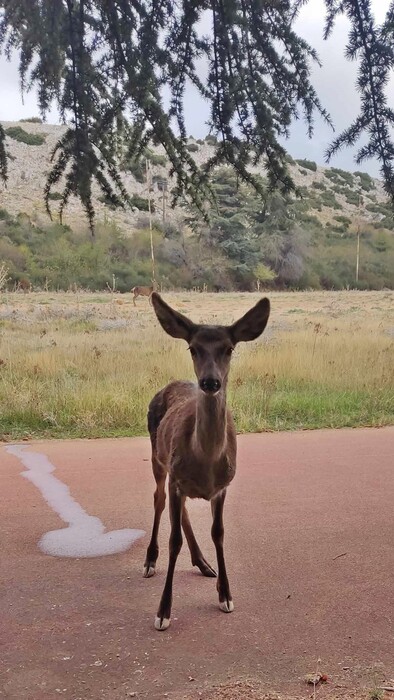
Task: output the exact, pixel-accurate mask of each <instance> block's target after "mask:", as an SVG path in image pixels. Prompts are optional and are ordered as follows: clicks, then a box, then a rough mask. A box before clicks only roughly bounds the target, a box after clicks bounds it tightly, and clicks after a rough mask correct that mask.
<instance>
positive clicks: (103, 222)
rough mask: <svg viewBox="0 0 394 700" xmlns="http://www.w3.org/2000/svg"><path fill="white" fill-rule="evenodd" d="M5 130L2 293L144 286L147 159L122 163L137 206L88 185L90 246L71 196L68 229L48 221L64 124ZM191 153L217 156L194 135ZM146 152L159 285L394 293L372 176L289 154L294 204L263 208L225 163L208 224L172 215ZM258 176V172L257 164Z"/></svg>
mask: <svg viewBox="0 0 394 700" xmlns="http://www.w3.org/2000/svg"><path fill="white" fill-rule="evenodd" d="M4 126H5V129H6V132H8V138H7V148H8V151H9V153H10V155H11V161H10V177H9V183H8V187H7V188H6V189H5V188H4V187H3V188H2V189H1V190H0V267H1V264H2V263H3V264H4V265H5V266H6V268H7V270H8V287H9V288H12V286H13V285H14V286H17V285H22V287H23V288H26V287H28V286H29V285H31V286H33V287H36V288H42V287H45V288H55V289H68V288H69V287H70V286H72V287H73V288H75V286H82V287H87V288H89V289H103V288H106V287H107V286H111V287H112V285H113V284H115V286H116V288H117V289H118V290H119V291H127V290H129V289H130V287H131V286H133V285H135V284H150V280H151V279H152V267H151V252H150V236H149V231H148V230H147V226H148V219H147V213H146V211H147V208H148V206H147V205H148V200H147V189H146V183H145V163H144V160H140V161H137V162H124V163H123V176H124V181H125V184H126V187H127V189H128V191H129V192H130V194H131V195H132V197H133V203H134V210H130V209H128V210H127V211H126V210H122V209H116V208H114V207H113V205H112V204H109V205H107V204H106V203H105V199H104V198H103V196H102V195H101V193H100V192H99V191H98V190H97V188H96V189H95V190H94V205H95V208H96V214H97V217H96V222H97V227H96V245H95V246H94V247H92V246H91V245H90V243H89V237H88V235H87V222H86V219H85V216H84V212H83V209H82V206H81V204H80V202H79V201H78V200H76V199H73V200H71V201H70V204H69V206H68V208H67V210H66V214H65V216H64V219H63V223H64V224H65V225H66V226H59V225H58V224H57V223H56V207H57V205H58V201H57V200H58V199H60V193H59V192H54V193H53V194H52V198H53V200H54V201H53V202H52V204H53V210H54V214H55V217H54V223H51V222H50V221H49V219H48V216H47V214H46V212H45V207H44V203H43V189H44V184H45V179H46V173H47V172H48V169H49V167H50V164H49V158H50V153H51V151H52V149H53V147H54V145H55V143H56V141H57V140H58V138H59V137H60V136H61V134H62V132H63V130H64V127H61V126H53V125H47V124H45V125H44V124H40V123H32V122H28V123H25V122H24V123H12V124H10V123H5V124H4ZM22 130H23V131H22ZM26 142H27V143H26ZM188 148H189V150H190V151H191V153H192V154H193V156H194V157H195V159H196V161H197V162H198V163H200V164H201V163H203V162H204V161H206V160H207V159H208V158H209V157H210V156H211V155H212V153H213V145H212V137H210V136H208V137H207V138H206V139H205V140H203V141H202V140H198V141H196V140H195V139H193V138H190V139H189V144H188ZM148 155H149V158H150V160H151V163H152V175H153V183H154V185H153V195H152V196H153V201H154V207H155V213H154V227H155V231H154V248H155V257H156V271H155V276H156V280H157V281H158V282H159V283H160V284H161V285H163V286H164V287H167V288H168V287H176V288H179V287H184V288H197V287H198V288H208V289H211V290H219V289H222V290H234V289H238V290H251V289H255V288H256V286H257V287H259V286H260V285H270V286H276V287H278V288H286V287H287V288H296V289H306V288H316V289H319V288H325V289H342V288H346V287H349V286H350V287H351V286H357V287H359V288H363V289H381V288H384V287H390V288H392V287H393V286H394V233H393V231H394V219H393V214H392V211H391V209H390V206H389V204H388V203H387V201H386V198H385V194H384V191H383V187H382V185H381V183H380V182H379V181H378V180H374V179H373V178H371V177H370V176H369V175H368V174H366V173H362V172H356V173H349V172H346V171H343V170H339V169H337V168H325V167H320V166H317V165H316V164H315V163H313V162H311V161H307V160H303V161H294V160H293V159H292V158H290V156H289V169H290V172H291V174H292V176H293V179H294V180H295V182H296V185H297V186H298V188H299V190H300V192H301V195H302V197H301V198H298V199H295V198H294V197H285V196H283V195H281V194H280V193H278V192H276V193H274V194H272V195H270V196H269V197H268V198H267V201H266V202H264V203H263V202H262V200H261V198H259V197H258V196H257V195H256V193H255V192H254V191H252V190H251V189H250V188H249V187H248V186H246V185H239V183H238V181H237V179H236V177H235V176H234V174H233V173H232V171H231V169H230V168H223V167H222V168H219V169H217V170H216V171H215V173H214V174H213V176H212V186H213V189H214V191H215V193H216V201H217V207H213V208H212V210H211V214H210V223H209V224H204V223H203V222H202V221H201V217H198V216H196V212H195V211H194V210H193V207H188V208H182V207H178V208H176V209H175V210H172V209H171V208H170V207H169V206H168V202H167V204H166V200H164V201H163V197H164V196H165V195H164V193H163V189H166V188H167V189H168V190H170V189H171V182H170V181H169V177H168V163H167V160H166V157H165V154H164V153H163V151H162V150H160V149H159V148H152V149H150V150H149V152H148ZM256 172H257V173H258V174H259V175H260V176H262V177H264V171H263V169H260V170H257V169H256ZM164 204H166V206H165V221H164V220H163V219H164V217H163V205H164ZM358 233H359V234H360V267H359V278H358V280H357V279H356V270H355V268H356V246H357V234H358Z"/></svg>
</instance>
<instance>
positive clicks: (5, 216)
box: [0, 207, 11, 221]
mask: <svg viewBox="0 0 394 700" xmlns="http://www.w3.org/2000/svg"><path fill="white" fill-rule="evenodd" d="M10 219H11V216H10V215H9V213H8V211H7V210H6V209H3V208H2V207H0V221H10Z"/></svg>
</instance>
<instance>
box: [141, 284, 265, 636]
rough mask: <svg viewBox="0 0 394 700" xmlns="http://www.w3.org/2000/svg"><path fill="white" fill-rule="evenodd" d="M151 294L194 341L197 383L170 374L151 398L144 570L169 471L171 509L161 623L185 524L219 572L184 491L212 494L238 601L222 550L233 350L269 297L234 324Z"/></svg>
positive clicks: (260, 322) (172, 331)
mask: <svg viewBox="0 0 394 700" xmlns="http://www.w3.org/2000/svg"><path fill="white" fill-rule="evenodd" d="M152 302H153V306H154V309H155V313H156V315H157V317H158V319H159V321H160V323H161V325H162V327H163V328H164V330H165V331H166V332H167V333H169V335H172V336H173V337H176V338H182V339H183V340H186V341H187V342H188V343H189V349H190V351H191V354H192V358H193V363H194V370H195V373H196V376H197V379H198V384H194V383H192V382H181V381H176V382H171V384H168V385H167V386H166V387H165V388H164V389H162V390H161V391H159V392H158V393H157V394H156V396H155V397H154V398H153V399H152V401H151V403H150V405H149V411H148V428H149V433H150V437H151V443H152V467H153V474H154V477H155V480H156V491H155V497H154V503H155V517H154V523H153V530H152V537H151V541H150V544H149V546H148V550H147V555H146V560H145V566H144V576H145V577H149V576H152V575H153V574H154V573H155V567H156V560H157V557H158V553H159V548H158V542H157V536H158V530H159V525H160V518H161V514H162V512H163V510H164V506H165V498H166V496H165V481H166V477H167V474H168V475H169V496H170V515H171V537H170V559H169V566H168V571H167V578H166V583H165V586H164V591H163V595H162V598H161V602H160V606H159V611H158V613H157V618H156V621H155V626H156V629H160V630H161V629H166V628H167V627H168V625H169V623H170V614H171V603H172V580H173V574H174V569H175V563H176V559H177V556H178V554H179V551H180V549H181V546H182V532H181V527H182V528H183V530H184V533H185V535H186V539H187V542H188V545H189V549H190V553H191V559H192V563H193V565H195V566H197V567H198V568H199V569H200V571H201V573H202V574H204V575H205V576H216V572H215V571H214V569H213V568H212V567H211V566H210V565H209V564H208V562H207V561H206V559H205V558H204V556H203V554H202V552H201V550H200V548H199V546H198V544H197V541H196V539H195V537H194V533H193V530H192V527H191V524H190V520H189V516H188V513H187V510H186V507H185V501H186V498H203V499H205V500H208V501H210V502H211V507H212V514H213V525H212V538H213V541H214V544H215V548H216V554H217V560H218V569H219V575H218V582H217V589H218V592H219V603H220V607H221V609H222V610H224V611H225V612H231V611H232V610H233V607H234V606H233V602H232V597H231V593H230V587H229V583H228V579H227V573H226V567H225V562H224V553H223V536H224V528H223V505H224V500H225V496H226V488H227V486H228V485H229V484H230V482H231V481H232V479H233V478H234V475H235V470H236V432H235V426H234V422H233V418H232V416H231V413H230V411H229V410H228V408H227V405H226V389H227V379H228V373H229V368H230V359H231V353H232V350H233V349H234V346H235V345H236V343H237V342H239V341H245V340H252V339H254V338H256V337H257V336H258V335H260V333H262V331H263V330H264V328H265V325H266V323H267V320H268V316H269V302H268V300H267V299H265V300H262V301H260V302H259V303H258V304H256V306H255V307H254V308H253V309H251V310H250V311H249V312H248V313H247V314H245V316H243V317H242V318H241V319H240V320H239V321H237V322H236V323H235V324H233V325H232V326H229V327H227V326H202V325H197V324H194V323H193V322H192V321H190V320H189V319H188V318H186V317H185V316H183V315H182V314H179V313H178V312H176V311H174V310H173V309H171V307H169V306H168V305H167V304H165V302H164V301H163V300H162V299H161V297H160V296H159V295H158V294H157V293H153V295H152Z"/></svg>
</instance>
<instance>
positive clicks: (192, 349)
mask: <svg viewBox="0 0 394 700" xmlns="http://www.w3.org/2000/svg"><path fill="white" fill-rule="evenodd" d="M189 350H190V354H191V356H192V357H196V355H197V352H196V350H195V348H190V347H189Z"/></svg>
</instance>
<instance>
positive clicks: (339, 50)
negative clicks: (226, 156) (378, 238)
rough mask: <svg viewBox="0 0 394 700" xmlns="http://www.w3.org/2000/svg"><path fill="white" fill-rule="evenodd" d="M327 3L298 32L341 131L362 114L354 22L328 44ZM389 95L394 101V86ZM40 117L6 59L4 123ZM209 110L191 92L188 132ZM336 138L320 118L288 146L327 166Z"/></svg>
mask: <svg viewBox="0 0 394 700" xmlns="http://www.w3.org/2000/svg"><path fill="white" fill-rule="evenodd" d="M389 2H390V0H371V3H372V7H373V10H374V13H375V17H376V19H377V21H378V22H381V21H382V20H383V19H384V16H385V13H386V11H387V9H388V6H389ZM324 15H325V13H324V1H323V0H309V3H308V4H307V5H306V6H305V7H304V8H303V9H302V11H301V12H300V15H299V18H298V20H297V26H296V30H297V31H298V33H299V34H301V35H302V36H303V37H304V38H305V39H306V40H307V41H308V42H309V43H310V44H311V45H312V46H313V47H314V48H316V49H317V51H318V53H319V55H320V58H321V61H322V64H323V67H322V68H319V67H318V66H316V67H314V68H313V73H312V82H313V84H314V86H315V88H316V90H317V93H318V95H319V98H320V101H321V103H322V104H323V106H324V107H325V108H326V109H327V110H328V111H329V113H330V114H331V117H332V119H333V122H334V125H335V128H336V133H339V132H340V131H341V130H342V129H343V128H345V127H347V126H348V125H349V124H350V122H351V121H352V120H353V119H354V117H355V116H356V115H357V114H358V109H359V103H360V101H359V96H358V94H357V92H356V90H355V87H354V84H355V78H356V74H357V64H355V63H349V62H348V61H346V60H345V58H344V55H343V50H344V47H345V44H346V42H347V36H348V30H349V24H348V21H347V20H346V19H345V18H344V17H341V18H340V19H339V20H338V21H337V23H336V26H335V30H334V32H333V34H332V36H331V37H330V39H329V40H328V41H323V38H322V37H323V26H324ZM389 91H390V93H391V94H392V95H393V98H394V82H393V81H392V82H391V83H390V86H389ZM393 103H394V99H393V101H392V104H391V106H393ZM34 115H38V108H37V102H36V97H35V94H34V92H31V93H29V94H27V95H25V97H24V103H22V99H21V95H20V91H19V81H18V64H17V61H16V60H13V61H12V62H11V63H9V62H7V61H6V60H5V58H4V57H3V56H1V57H0V119H1V120H4V121H11V120H18V119H21V118H24V117H31V116H34ZM207 117H208V108H207V106H206V105H205V104H204V103H202V102H201V100H200V99H199V98H198V97H197V95H196V93H195V92H194V91H193V89H190V90H189V92H188V100H187V106H186V122H187V131H188V133H189V134H192V135H193V136H194V137H195V138H201V137H204V136H205V135H206V133H207V127H206V124H205V122H206V119H207ZM47 121H48V122H50V123H57V112H56V110H55V109H53V110H52V111H51V112H50V113H49V114H48V118H47ZM332 138H333V132H332V130H331V129H330V127H328V126H327V125H326V124H324V122H323V121H322V120H321V119H319V118H318V117H316V123H315V132H314V136H313V138H312V139H311V140H310V139H308V137H307V134H306V128H305V124H304V123H303V122H302V121H299V122H295V123H294V125H293V127H292V129H291V136H290V138H289V139H288V141H286V143H285V146H286V148H287V150H288V151H289V153H290V154H291V155H292V156H293V157H294V158H304V157H306V158H310V159H312V160H315V161H316V162H317V163H319V164H324V151H325V149H326V147H327V145H328V143H329V142H330V140H332ZM353 155H354V153H353V152H352V151H350V150H348V149H347V150H344V151H343V152H342V153H340V154H339V155H338V156H336V157H335V158H334V159H333V160H332V162H331V165H334V166H336V167H341V168H345V169H347V170H356V169H358V166H356V164H355V163H354V160H353ZM360 167H361V169H362V170H365V171H367V172H369V173H371V175H377V174H378V166H377V164H376V163H374V162H373V161H366V162H365V163H364V164H363V165H362V166H360Z"/></svg>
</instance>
